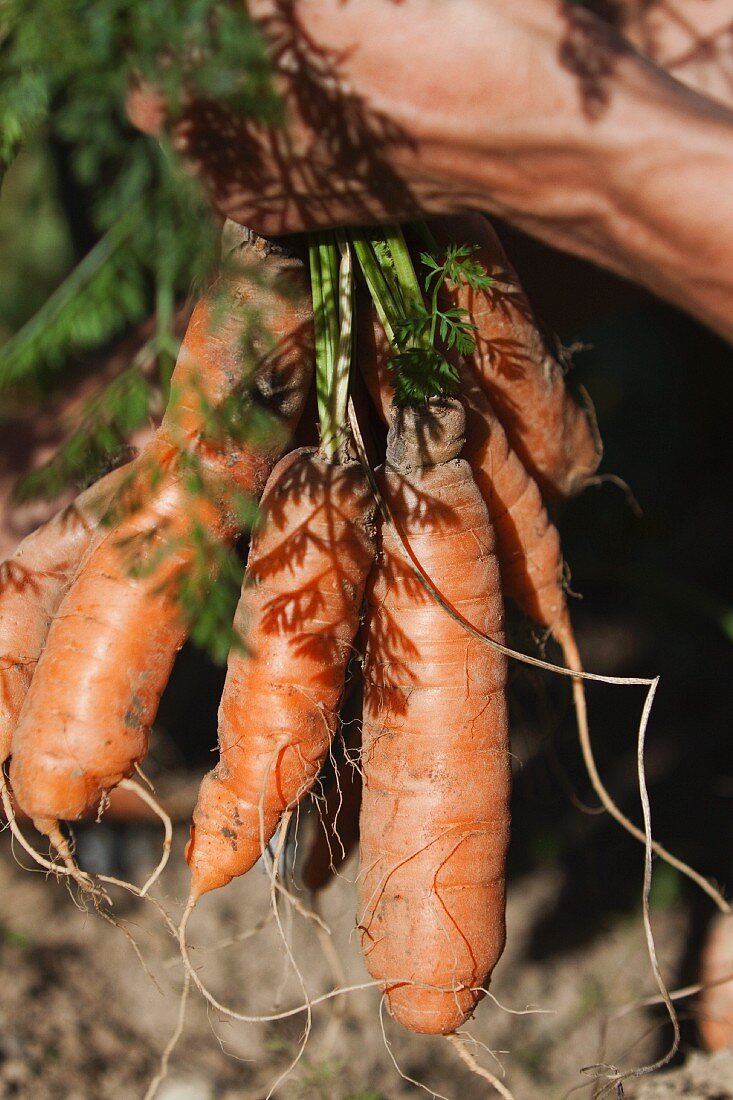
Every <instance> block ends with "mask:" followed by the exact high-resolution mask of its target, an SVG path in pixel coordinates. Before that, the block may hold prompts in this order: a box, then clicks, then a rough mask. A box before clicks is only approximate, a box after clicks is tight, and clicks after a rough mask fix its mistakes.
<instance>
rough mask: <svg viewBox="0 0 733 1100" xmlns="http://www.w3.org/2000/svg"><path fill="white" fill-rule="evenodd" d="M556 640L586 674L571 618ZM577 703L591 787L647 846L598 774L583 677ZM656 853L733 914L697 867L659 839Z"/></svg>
mask: <svg viewBox="0 0 733 1100" xmlns="http://www.w3.org/2000/svg"><path fill="white" fill-rule="evenodd" d="M554 633H555V637H556V639H557V641H558V643H559V645H560V647H561V649H562V654H563V658H564V660H565V664H566V665H567V666H568V668H569V669H571V670H572V671H574V672H583V665H582V662H581V659H580V651H579V649H578V644H577V642H576V640H575V633H574V631H573V629H572V626H571V625H570V620H569V618H567V619H566V621H565V622H564V623H563V625H562V627H560V628H558V629H557V630H556V631H555V632H554ZM572 691H573V701H574V703H575V713H576V725H577V730H578V741H579V744H580V751H581V753H582V755H583V762H584V764H585V769H586V771H587V773H588V778H589V779H590V782H591V786H592V787H593V790H594V791H595V793H596V795H597V796H598V798H599V800H600V802H601V804H602V805H603V807H604V809H606V810H607V811H608V813H609V814H610V815H611V817H612V818H613V819H614V820H615V821H616V822H618V824H619V825H620V826H621V828H622V829H625V830H626V832H627V833H628V834H629V835H630V836H633V837H634V839H635V840H638V841H639V843H640V844H645V843H646V837H645V835H644V832H643V830H642V829H640V828H639V827H638V826H637V825H634V823H633V821H631V820H630V819H629V818H628V817H627V816H626V814H625V813H624V812H623V810H621V809H620V808H619V807H618V806H617V804H616V803H615V802H614V800H613V798H612V797H611V795H610V794H609V792H608V790H607V789H606V787H605V786H604V783H603V780H602V779H601V777H600V774H599V772H598V766H597V764H596V759H595V756H594V754H593V746H592V744H591V740H590V729H589V725H588V707H587V704H586V698H585V685H584V683H583V680H582V679H580V678H574V679H573V683H572ZM651 847H652V851H653V852H654V853H655V855H657V856H659V857H660V859H663V860H664V861H665V863H668V864H669V866H670V867H674V868H675V870H677V871H679V872H680V874H682V875H685V876H686V877H687V878H689V879H690V880H691V881H692V882H694V883H695V885H696V886H699V887H700V889H701V890H703V891H704V892H705V893H706V894H707V895H708V897H709V898H711V899H712V900H713V902H714V903H715V904H716V906H717V907H718V909H720V911H721V912H722V913H730V912H731V911H732V910H731V906H730V903H729V902H727V901H726V900H725V898H724V897H723V895H722V894H721V893H720V891H719V890H717V889H716V888H715V886H713V884H712V883H711V882H709V881H708V880H707V879H706V878H705V877H704V876H703V875H701V874H700V872H699V871H696V870H695V869H694V868H693V867H690V865H689V864H688V863H685V862H684V860H681V859H678V858H677V856H675V855H673V854H672V853H671V852H669V851H668V850H667V849H666V848H665V847H664V846H663V845H662V844H660V843H659V841H657V840H652V843H651Z"/></svg>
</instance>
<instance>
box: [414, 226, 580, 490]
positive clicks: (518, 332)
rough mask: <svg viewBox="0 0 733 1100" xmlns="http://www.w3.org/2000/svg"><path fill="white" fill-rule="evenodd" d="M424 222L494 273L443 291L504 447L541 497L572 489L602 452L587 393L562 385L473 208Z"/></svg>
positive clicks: (442, 241) (443, 241)
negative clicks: (460, 317) (470, 336)
mask: <svg viewBox="0 0 733 1100" xmlns="http://www.w3.org/2000/svg"><path fill="white" fill-rule="evenodd" d="M430 228H431V230H432V232H433V234H434V235H435V237H436V239H437V241H438V244H439V245H440V246H442V247H447V246H448V245H449V244H450V243H451V242H455V241H458V242H460V243H466V244H473V245H477V246H478V249H477V251H476V253H475V259H476V260H478V261H479V262H480V263H481V264H483V266H484V267H485V268H486V271H487V272H488V274H489V275H490V276H492V278H493V280H494V282H493V285H492V286H491V287H489V288H488V289H487V290H472V289H471V287H470V286H468V285H466V284H464V285H462V286H460V287H453V286H448V287H446V294H447V295H448V296H449V298H450V299H451V304H452V305H454V306H456V307H459V308H461V309H465V310H467V311H468V316H469V319H470V320H471V321H472V322H473V324H475V326H476V331H475V337H476V350H475V352H474V354H473V355H472V356H471V357H470V360H469V362H470V365H471V367H472V368H473V369H474V371H475V372H476V376H477V378H478V379H479V381H480V383H481V385H482V387H483V388H484V389H485V390H486V392H487V394H488V396H489V397H490V399H491V403H492V405H493V407H494V410H495V412H496V414H497V416H498V417H499V419H500V421H501V423H502V425H503V427H504V429H505V431H506V433H507V436H508V437H509V440H510V442H511V445H512V449H513V450H514V451H516V453H517V455H518V456H519V458H520V459H521V460H522V463H523V465H524V467H525V469H526V470H527V471H528V472H529V473H530V474H531V475H532V476H533V477H534V478H535V480H536V481H537V483H538V485H539V487H540V488H541V490H542V491H543V493H544V494H545V495H546V496H547V498H548V499H555V498H557V497H564V496H571V495H572V494H573V493H577V492H579V491H580V490H581V489H582V488H583V487H584V486H585V485H586V484H587V483H588V480H589V478H590V477H591V476H592V475H593V474H594V473H595V471H596V469H597V468H598V464H599V462H600V460H601V455H602V446H601V441H600V437H599V435H598V429H597V427H596V423H595V416H594V414H593V409H592V406H591V404H590V401H589V399H588V398H587V397H585V398H584V404H583V405H579V404H578V403H577V402H576V401H575V400H574V399H573V397H572V395H571V394H570V392H569V391H568V389H567V387H566V385H565V380H564V377H563V370H562V367H561V366H560V364H559V363H558V361H557V359H556V358H555V356H554V355H552V353H551V352H550V350H549V349H548V347H547V344H546V343H545V340H544V339H543V337H542V335H541V333H540V331H539V328H538V326H537V322H536V321H535V319H534V316H533V314H532V309H531V306H530V305H529V302H528V301H527V298H526V295H525V294H524V291H523V290H522V287H521V285H520V283H519V280H518V278H517V275H516V272H515V271H514V270H513V269H512V267H511V265H510V263H509V261H508V260H507V258H506V255H505V253H504V250H503V248H502V247H501V244H500V242H499V239H498V237H497V236H496V233H495V232H494V230H493V229H492V227H491V225H490V223H489V222H488V221H487V219H486V218H485V217H483V215H481V214H467V215H462V216H461V217H452V218H441V219H439V220H436V221H434V222H431V223H430Z"/></svg>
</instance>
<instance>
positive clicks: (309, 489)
mask: <svg viewBox="0 0 733 1100" xmlns="http://www.w3.org/2000/svg"><path fill="white" fill-rule="evenodd" d="M262 511H263V520H262V524H261V526H260V528H259V529H258V531H257V533H256V534H255V536H254V538H253V541H252V547H251V550H250V555H249V561H248V564H247V576H246V578H245V584H244V587H243V590H242V597H241V600H240V603H239V606H238V609H237V614H236V620H235V622H236V625H237V626H238V627H239V628H240V629H241V631H242V632H243V634H244V636H245V637H246V640H247V645H248V647H249V649H250V650H251V652H250V653H249V654H246V653H241V652H238V651H235V650H233V651H232V652H231V653H230V656H229V664H228V669H227V678H226V683H225V686H224V692H223V695H222V701H221V707H220V711H219V746H220V760H219V763H218V765H217V767H216V768H215V769H214V770H213V771H211V772H209V774H208V775H207V776H206V777H205V778H204V780H203V783H202V785H201V789H200V792H199V798H198V803H197V806H196V809H195V811H194V815H193V825H192V828H191V840H190V843H189V846H188V850H187V853H186V856H187V859H188V862H189V865H190V867H191V875H192V881H191V900H192V901H193V900H195V899H197V898H198V897H200V896H201V894H203V893H206V891H208V890H213V889H216V888H217V887H220V886H224V885H225V884H226V883H227V882H229V881H230V879H232V878H233V877H234V876H236V875H241V874H244V873H245V872H246V871H248V870H249V868H250V867H252V866H253V864H254V863H256V861H257V860H258V859H259V857H260V855H261V854H262V849H263V846H264V845H266V844H267V843H268V842H269V840H270V839H271V837H272V836H273V834H274V832H275V829H276V828H277V824H278V821H279V820H280V817H281V815H282V813H283V812H284V811H285V810H286V809H288V808H292V807H293V806H295V805H296V804H297V803H298V802H299V801H300V799H301V798H302V797H303V796H304V795H305V794H306V793H307V792H308V791H309V790H310V788H311V786H312V785H313V783H314V781H315V779H316V777H317V775H318V772H319V771H320V769H321V766H322V764H323V761H324V759H325V757H326V754H327V752H328V748H329V745H330V742H331V738H332V736H333V733H334V731H335V728H336V722H337V716H338V705H339V701H340V698H341V694H342V691H343V687H344V677H345V674H346V667H347V664H348V661H349V658H350V656H351V653H352V648H353V640H354V636H355V634H356V632H357V629H358V625H359V615H360V610H361V604H362V597H363V592H364V585H365V582H366V576H367V572H368V570H369V566H370V565H371V562H372V559H373V542H372V535H371V530H370V525H371V521H372V517H373V513H374V502H373V500H372V496H371V493H370V490H369V486H368V483H367V481H366V479H365V477H364V474H363V472H362V470H361V467H360V466H359V465H357V464H353V463H349V464H347V465H343V466H339V465H333V464H331V463H328V462H326V461H324V460H323V459H321V458H319V457H318V456H317V455H313V454H310V453H309V452H305V451H299V452H293V453H292V454H290V455H288V456H287V457H286V458H284V459H283V460H282V461H281V462H280V463H279V465H278V466H277V467H276V469H275V470H274V471H273V474H272V476H271V478H270V481H269V482H268V485H267V488H266V490H265V494H264V496H263V500H262Z"/></svg>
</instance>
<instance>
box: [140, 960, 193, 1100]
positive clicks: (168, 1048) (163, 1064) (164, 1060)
mask: <svg viewBox="0 0 733 1100" xmlns="http://www.w3.org/2000/svg"><path fill="white" fill-rule="evenodd" d="M190 989H191V976H190V974H188V973H186V974H185V975H184V978H183V990H182V992H181V1000H180V1004H179V1005H178V1019H177V1020H176V1026H175V1029H174V1031H173V1034H172V1035H171V1037H170V1039H169V1040H168V1042H167V1043H166V1045H165V1049H164V1051H163V1053H162V1054H161V1056H160V1065H159V1067H158V1072H157V1073H156V1075H155V1077H153V1079H152V1081H151V1082H150V1084H149V1085H148V1088H147V1091H146V1093H145V1096H144V1098H143V1100H153V1097H154V1096H155V1094H156V1093H157V1091H158V1088H159V1087H160V1085H162V1083H163V1081H165V1079H166V1077H167V1076H168V1063H169V1061H170V1056H171V1054H172V1053H173V1051H174V1050H175V1048H176V1044H177V1043H178V1040H179V1039H180V1037H181V1035H182V1033H183V1025H184V1023H185V1020H186V1005H187V1003H188V994H189V990H190Z"/></svg>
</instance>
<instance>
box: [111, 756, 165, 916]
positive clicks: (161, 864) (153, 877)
mask: <svg viewBox="0 0 733 1100" xmlns="http://www.w3.org/2000/svg"><path fill="white" fill-rule="evenodd" d="M138 770H139V769H138ZM140 775H141V776H142V778H143V779H144V780H145V782H146V783H148V780H147V778H146V777H145V776H144V775H143V774H142V772H140ZM117 786H118V787H123V788H124V789H125V790H127V791H132V792H133V793H134V794H136V795H137V797H138V798H139V799H140V801H141V802H144V803H145V804H146V805H147V806H149V807H150V809H151V810H152V811H153V813H155V814H157V815H158V817H159V818H160V820H161V821H162V822H163V829H164V836H163V852H162V854H161V857H160V859H159V861H158V864H157V866H156V867H155V869H154V870H153V871H152V873H151V874H150V875H149V876H148V878H147V879H146V880H145V882H144V884H143V885H142V887H141V888H140V892H139V896H140V897H141V898H144V897H147V894H148V891H149V890H150V888H151V886H153V885H154V884H155V883H156V882H157V881H158V879H159V878H160V876H161V875H162V874H163V871H164V870H165V867H166V865H167V863H168V860H169V859H170V854H171V846H172V844H173V822H172V821H171V819H170V817H169V815H168V814H167V813H166V812H165V810H164V809H163V807H162V806H161V805H160V803H159V802H158V800H157V799H156V798H155V797H154V796H153V794H152V793H151V791H149V790H146V788H145V787H143V785H142V784H141V783H137V782H136V781H135V780H134V779H122V780H121V781H120V782H119V783H118V784H117Z"/></svg>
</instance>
